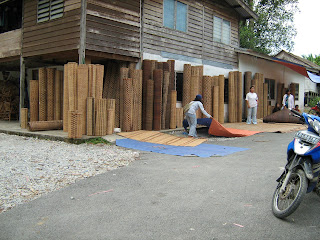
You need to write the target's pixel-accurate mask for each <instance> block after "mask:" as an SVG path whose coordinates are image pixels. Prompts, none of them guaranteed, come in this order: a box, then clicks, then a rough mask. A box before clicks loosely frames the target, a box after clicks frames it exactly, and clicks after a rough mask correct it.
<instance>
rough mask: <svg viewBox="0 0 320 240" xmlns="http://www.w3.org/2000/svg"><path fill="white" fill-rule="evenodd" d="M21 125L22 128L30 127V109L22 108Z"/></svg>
mask: <svg viewBox="0 0 320 240" xmlns="http://www.w3.org/2000/svg"><path fill="white" fill-rule="evenodd" d="M20 124H21V128H24V129H26V128H27V127H28V108H21V110H20Z"/></svg>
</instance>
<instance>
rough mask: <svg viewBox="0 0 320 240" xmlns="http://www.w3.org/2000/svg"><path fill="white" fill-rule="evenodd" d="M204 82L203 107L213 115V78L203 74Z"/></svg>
mask: <svg viewBox="0 0 320 240" xmlns="http://www.w3.org/2000/svg"><path fill="white" fill-rule="evenodd" d="M202 83H203V88H202V89H203V91H202V97H203V107H204V109H205V110H206V111H207V113H209V114H210V115H212V78H211V77H210V76H203V80H202Z"/></svg>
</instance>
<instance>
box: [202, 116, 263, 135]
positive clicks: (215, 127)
mask: <svg viewBox="0 0 320 240" xmlns="http://www.w3.org/2000/svg"><path fill="white" fill-rule="evenodd" d="M208 133H209V134H210V135H214V136H219V137H247V136H251V135H254V134H256V133H260V132H259V131H250V130H240V129H234V128H225V127H224V126H222V125H221V124H220V123H219V122H218V121H217V120H215V119H212V122H211V125H210V128H209V131H208Z"/></svg>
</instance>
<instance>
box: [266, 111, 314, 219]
mask: <svg viewBox="0 0 320 240" xmlns="http://www.w3.org/2000/svg"><path fill="white" fill-rule="evenodd" d="M291 112H292V113H293V115H294V116H296V117H299V118H300V119H301V120H302V121H303V122H304V123H306V124H307V125H308V129H307V130H302V131H298V132H297V133H296V134H295V136H294V139H293V141H292V142H290V143H289V145H288V149H287V164H286V166H285V169H284V171H283V173H282V174H281V176H280V177H279V178H278V179H277V182H278V185H277V187H276V190H275V191H274V194H273V199H272V212H273V214H274V216H276V217H277V218H285V217H288V216H289V215H291V214H292V213H293V212H294V211H295V210H296V209H297V208H298V207H299V205H300V203H301V202H302V200H303V197H304V196H305V194H306V193H310V192H312V191H313V192H315V193H316V194H317V195H318V196H320V182H319V172H320V136H319V134H320V117H318V116H314V115H310V114H307V113H302V114H301V113H299V112H297V111H295V110H293V109H292V110H291Z"/></svg>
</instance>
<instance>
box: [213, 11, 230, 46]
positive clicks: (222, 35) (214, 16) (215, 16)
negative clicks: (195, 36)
mask: <svg viewBox="0 0 320 240" xmlns="http://www.w3.org/2000/svg"><path fill="white" fill-rule="evenodd" d="M215 18H217V19H220V20H221V24H220V27H219V31H220V32H221V35H220V39H219V38H218V37H217V36H216V34H215V33H216V32H217V31H215V27H216V24H215ZM212 21H213V22H212V23H213V24H212V31H213V33H212V35H213V36H212V38H213V41H214V42H218V43H221V44H225V45H231V21H229V20H227V19H225V18H223V17H219V16H217V15H213V17H212ZM224 22H228V23H229V29H228V35H229V38H228V43H226V42H223V37H224V30H223V23H224ZM217 39H219V40H217Z"/></svg>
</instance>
